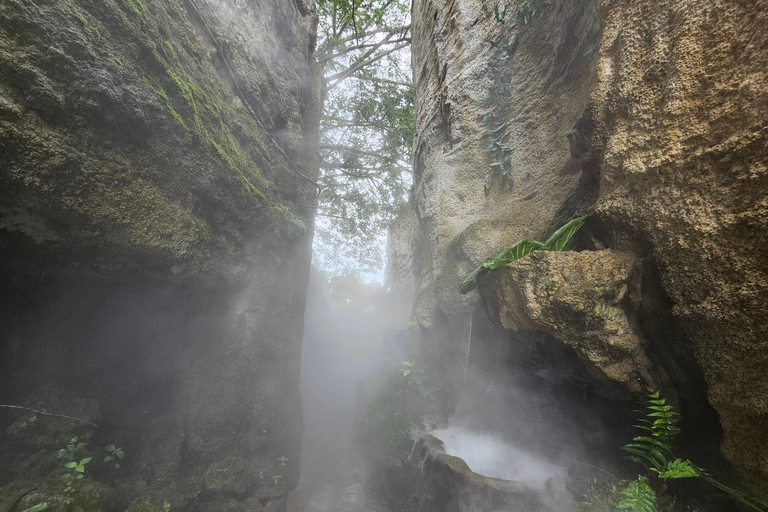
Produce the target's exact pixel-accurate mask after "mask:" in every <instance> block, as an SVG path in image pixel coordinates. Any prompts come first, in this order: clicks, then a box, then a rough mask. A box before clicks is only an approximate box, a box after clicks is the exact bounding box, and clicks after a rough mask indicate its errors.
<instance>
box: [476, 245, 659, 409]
mask: <svg viewBox="0 0 768 512" xmlns="http://www.w3.org/2000/svg"><path fill="white" fill-rule="evenodd" d="M633 268H634V265H633V262H632V260H631V258H630V257H629V256H627V255H625V254H615V253H613V252H612V251H611V250H603V251H583V252H572V251H567V252H552V251H537V252H535V253H533V254H532V255H531V257H529V258H523V259H522V260H519V261H516V262H514V263H510V264H508V265H505V266H504V267H502V268H500V269H498V271H497V272H493V273H492V274H485V275H483V276H482V277H481V285H480V293H481V295H482V298H483V301H484V302H485V304H486V307H487V309H488V312H489V313H490V314H491V317H492V318H495V319H498V321H499V323H500V324H501V325H502V326H503V327H505V328H507V329H511V330H515V331H518V330H529V331H537V332H543V333H546V334H549V335H551V336H553V337H555V338H556V339H558V340H562V342H563V343H565V344H566V345H569V346H571V347H573V348H574V349H575V350H576V352H577V353H578V354H579V355H580V356H581V357H582V358H583V359H586V360H587V361H589V362H590V363H591V365H592V366H594V367H595V368H597V369H599V370H600V372H599V373H600V374H602V375H604V376H605V377H607V378H608V379H609V380H612V381H615V382H619V383H621V384H622V385H623V387H625V388H627V389H629V390H630V391H632V392H635V393H642V392H643V390H644V387H643V384H645V385H646V386H652V387H654V388H655V389H659V387H660V386H662V385H665V386H666V385H667V384H668V382H667V379H666V378H663V377H661V376H659V375H658V374H657V372H658V371H659V369H657V368H655V367H654V366H653V364H652V363H651V360H650V359H649V357H648V355H647V354H646V351H645V347H644V346H643V343H644V340H643V339H642V338H641V337H639V336H638V335H637V334H636V331H635V329H634V327H633V325H632V322H631V321H630V319H629V318H628V316H627V314H626V313H625V312H624V309H623V304H621V303H622V301H623V300H624V299H627V302H629V301H630V300H631V293H629V290H630V288H636V283H633V278H635V277H636V276H635V275H634V273H633V272H632V271H633ZM604 394H610V392H609V391H604Z"/></svg>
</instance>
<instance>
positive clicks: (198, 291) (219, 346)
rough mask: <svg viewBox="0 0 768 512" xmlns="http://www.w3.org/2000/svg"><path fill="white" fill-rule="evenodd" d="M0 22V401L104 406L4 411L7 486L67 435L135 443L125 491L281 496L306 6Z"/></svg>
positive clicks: (17, 12)
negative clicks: (38, 412) (64, 419)
mask: <svg viewBox="0 0 768 512" xmlns="http://www.w3.org/2000/svg"><path fill="white" fill-rule="evenodd" d="M0 19H2V20H3V22H2V24H0V252H1V254H2V260H0V290H2V291H0V301H1V302H0V310H1V312H0V316H1V317H2V320H3V322H2V324H3V329H2V331H0V356H1V357H2V359H0V372H1V373H0V375H2V377H0V392H1V393H2V399H0V402H3V403H11V402H12V403H16V404H20V405H27V406H29V407H34V408H37V409H42V410H46V411H49V412H56V413H59V414H71V415H73V416H77V417H82V418H83V419H89V418H90V419H89V421H92V422H94V423H97V424H99V425H100V426H101V428H100V429H99V430H98V431H95V430H93V429H91V431H89V430H88V429H89V428H91V427H87V426H82V425H78V424H76V423H75V424H69V425H66V424H63V423H55V422H56V421H59V420H55V419H52V418H45V417H42V416H40V417H39V418H34V419H33V416H30V414H31V413H21V412H18V411H9V410H2V411H0V423H2V427H4V428H3V432H1V433H0V436H2V438H3V443H2V446H3V448H2V451H3V455H4V457H8V458H10V459H9V460H11V459H12V460H14V461H15V462H16V464H15V465H12V466H11V467H6V468H4V470H3V473H2V474H0V479H2V480H0V486H2V485H3V484H5V483H8V482H9V481H14V482H16V483H18V482H21V481H25V480H26V481H27V482H28V483H35V480H36V479H44V478H47V475H49V474H50V472H51V471H52V470H54V469H55V468H56V467H57V466H58V464H57V462H56V461H55V460H49V457H48V455H46V454H48V453H49V452H51V453H54V454H55V452H56V451H57V450H58V449H59V448H62V447H63V445H61V443H62V442H64V444H66V441H67V440H68V439H69V437H71V435H74V433H77V432H80V434H81V435H82V436H85V437H86V438H88V439H89V440H92V441H93V442H92V443H89V444H90V445H92V446H93V449H95V446H96V445H97V444H98V443H104V444H109V443H118V444H119V443H122V444H123V445H124V447H125V448H126V450H127V458H126V460H125V463H124V464H123V468H122V469H121V471H123V473H120V474H116V475H111V477H114V478H113V480H117V481H119V482H120V483H119V484H115V483H113V485H114V486H116V488H117V491H118V495H119V496H120V499H122V500H123V501H125V500H127V499H132V498H134V497H136V496H139V495H145V496H147V497H150V498H151V499H153V500H155V502H159V503H162V502H163V500H165V499H170V498H171V497H173V500H172V501H173V503H174V508H176V507H180V508H192V507H195V508H199V509H201V510H202V509H206V508H209V509H210V508H211V507H214V508H215V507H217V506H218V505H217V503H221V502H223V501H224V500H231V499H234V500H235V501H236V503H235V505H234V506H236V507H241V506H242V507H245V506H246V505H243V504H242V503H246V502H248V503H249V505H248V506H249V507H250V509H257V508H258V507H261V506H262V505H266V504H268V503H270V502H274V504H273V505H272V507H275V506H277V507H279V506H282V505H281V504H280V503H281V497H282V496H284V495H285V494H286V492H287V491H288V490H289V489H290V488H291V487H292V486H293V485H295V482H296V477H297V476H298V459H299V454H300V443H301V431H302V421H301V400H300V394H299V364H300V351H301V337H302V332H303V316H304V306H305V293H306V287H307V283H308V278H309V261H310V257H311V238H312V223H313V215H314V211H315V207H316V189H315V186H314V185H313V184H312V183H311V182H310V181H309V180H308V179H305V178H303V177H302V176H301V175H300V174H304V175H306V176H309V177H311V176H314V175H315V173H316V167H317V161H316V155H317V151H316V149H317V143H318V142H317V141H318V132H317V127H318V122H319V113H320V107H321V105H320V101H321V100H320V97H321V96H320V95H321V90H320V87H321V85H320V80H319V75H318V70H317V69H316V68H315V66H314V64H313V61H312V51H313V44H314V33H315V24H316V16H315V14H314V11H313V7H312V6H311V5H306V4H304V3H303V2H298V3H294V2H284V1H280V0H275V1H270V2H250V1H245V0H241V1H236V2H227V3H226V4H225V3H220V2H213V1H206V0H196V1H194V2H192V1H190V0H185V1H181V0H178V1H176V0H154V1H152V0H148V1H143V0H116V1H106V2H102V1H87V0H78V1H74V0H72V1H61V2H47V1H37V2H24V1H6V2H3V3H2V4H1V5H0ZM251 109H252V111H251ZM288 211H290V212H291V214H292V215H295V216H298V217H301V218H302V219H304V221H305V223H306V226H307V231H306V232H304V231H303V230H302V229H300V228H298V227H297V226H295V225H294V224H291V223H289V222H288V221H287V220H286V217H287V216H290V215H288V214H287V213H286V212H288ZM78 404H79V405H78ZM69 409H71V411H69V412H68V410H69ZM78 414H81V415H82V416H78ZM46 421H48V422H54V423H51V424H49V425H47V426H45V425H44V427H45V428H42V427H40V428H42V430H41V431H40V432H42V434H40V435H32V434H29V435H27V434H26V433H25V432H33V431H35V429H36V428H38V427H37V426H35V425H40V424H41V423H44V422H46ZM36 422H41V423H36ZM30 429H31V430H30ZM43 434H44V435H43ZM25 439H26V441H25ZM34 454H37V455H34ZM33 455H34V457H33ZM282 456H285V457H287V458H288V459H289V460H292V461H295V462H296V463H295V464H289V465H288V466H286V467H280V463H279V462H278V461H277V458H279V457H282ZM35 457H36V458H35ZM33 458H35V460H37V462H35V463H34V464H33V463H32V462H31V461H32V459H33ZM93 468H94V475H93V476H94V477H96V476H97V475H96V473H99V471H97V470H98V468H97V466H93ZM274 474H280V475H281V478H280V479H278V482H277V483H275V482H274V481H273V480H272V476H273V475H274ZM101 476H104V475H101ZM107 476H109V475H107ZM14 485H15V484H14Z"/></svg>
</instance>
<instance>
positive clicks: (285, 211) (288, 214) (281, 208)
mask: <svg viewBox="0 0 768 512" xmlns="http://www.w3.org/2000/svg"><path fill="white" fill-rule="evenodd" d="M272 209H273V210H275V211H277V212H278V213H279V214H280V216H281V217H282V218H283V219H284V220H286V221H287V222H288V224H290V225H291V226H293V227H295V228H296V229H297V230H298V232H299V233H300V234H301V236H302V237H303V236H306V234H307V224H306V223H305V222H304V219H303V218H302V217H299V216H298V215H295V214H294V213H293V212H292V211H291V208H290V206H286V205H284V204H279V205H276V206H273V207H272Z"/></svg>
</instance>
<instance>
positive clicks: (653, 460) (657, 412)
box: [622, 391, 680, 474]
mask: <svg viewBox="0 0 768 512" xmlns="http://www.w3.org/2000/svg"><path fill="white" fill-rule="evenodd" d="M645 406H646V408H647V409H648V412H647V414H646V415H645V416H644V417H641V418H640V419H639V420H638V421H639V424H638V425H635V427H636V428H638V429H640V430H642V431H643V434H644V435H640V436H637V437H635V438H634V439H633V440H632V441H633V442H632V443H629V444H626V445H624V447H623V448H622V449H623V450H624V451H626V452H629V454H630V455H628V456H627V457H626V458H627V459H629V460H631V461H634V462H637V463H638V464H642V465H644V466H647V467H648V468H649V469H650V470H651V471H653V472H654V473H657V474H658V473H660V472H662V471H665V468H666V467H667V464H668V461H669V458H670V457H673V452H672V440H673V439H674V437H675V436H676V435H677V434H678V433H679V432H680V429H679V428H677V427H676V426H675V423H677V421H678V418H679V414H678V413H677V412H676V411H674V410H673V408H672V406H671V405H669V404H667V399H666V398H661V397H659V392H658V391H656V392H651V391H649V392H648V395H647V397H646V401H645Z"/></svg>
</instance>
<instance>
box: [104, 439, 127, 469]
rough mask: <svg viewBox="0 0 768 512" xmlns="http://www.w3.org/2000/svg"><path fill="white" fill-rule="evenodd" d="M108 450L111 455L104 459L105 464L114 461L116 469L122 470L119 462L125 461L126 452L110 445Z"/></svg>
mask: <svg viewBox="0 0 768 512" xmlns="http://www.w3.org/2000/svg"><path fill="white" fill-rule="evenodd" d="M106 450H107V453H109V455H107V456H106V457H104V462H113V461H114V463H115V467H116V468H120V462H118V461H121V460H123V457H125V452H123V449H122V448H120V447H119V446H115V445H113V444H110V445H109V446H107V447H106Z"/></svg>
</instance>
